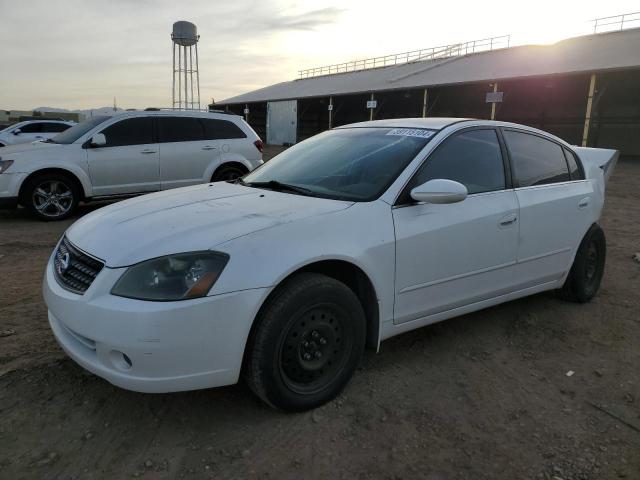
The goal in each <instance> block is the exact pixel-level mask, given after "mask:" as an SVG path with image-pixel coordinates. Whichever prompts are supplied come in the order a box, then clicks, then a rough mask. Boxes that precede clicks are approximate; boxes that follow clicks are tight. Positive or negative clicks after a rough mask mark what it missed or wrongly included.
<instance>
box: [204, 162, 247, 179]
mask: <svg viewBox="0 0 640 480" xmlns="http://www.w3.org/2000/svg"><path fill="white" fill-rule="evenodd" d="M246 173H247V171H246V170H245V169H243V168H242V167H239V166H236V165H221V166H220V167H218V169H217V170H216V171H215V172H214V174H213V177H212V178H211V181H212V182H228V181H231V180H235V179H237V178H240V177H242V176H244V175H245V174H246Z"/></svg>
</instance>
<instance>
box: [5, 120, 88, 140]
mask: <svg viewBox="0 0 640 480" xmlns="http://www.w3.org/2000/svg"><path fill="white" fill-rule="evenodd" d="M75 124H76V123H75V122H64V121H62V120H26V121H24V122H19V123H14V124H13V125H11V126H9V127H7V128H5V129H4V130H0V147H5V146H7V145H16V144H18V143H29V142H35V141H37V140H47V139H48V138H52V137H55V136H56V135H58V134H59V133H60V132H64V131H65V130H67V129H68V128H70V127H73V126H74V125H75Z"/></svg>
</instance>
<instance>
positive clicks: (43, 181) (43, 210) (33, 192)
mask: <svg viewBox="0 0 640 480" xmlns="http://www.w3.org/2000/svg"><path fill="white" fill-rule="evenodd" d="M79 200H80V192H79V189H78V187H77V185H76V182H74V181H73V179H72V178H70V177H68V176H66V175H63V174H58V173H45V174H42V175H38V176H36V177H34V178H32V179H30V180H29V182H28V184H27V185H26V186H25V189H24V194H23V196H22V199H21V201H22V204H23V205H24V206H25V207H27V208H28V209H29V210H30V211H31V212H32V213H33V214H34V215H36V216H37V217H38V218H40V219H41V220H63V219H65V218H67V217H69V215H71V214H72V213H73V211H74V210H75V209H76V207H77V205H78V201H79Z"/></svg>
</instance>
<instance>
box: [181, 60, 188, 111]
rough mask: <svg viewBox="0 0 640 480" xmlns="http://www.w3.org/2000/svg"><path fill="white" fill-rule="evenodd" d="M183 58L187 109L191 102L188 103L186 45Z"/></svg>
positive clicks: (185, 104) (185, 106) (185, 105)
mask: <svg viewBox="0 0 640 480" xmlns="http://www.w3.org/2000/svg"><path fill="white" fill-rule="evenodd" d="M182 59H183V62H182V63H183V66H184V109H185V110H187V109H188V108H189V104H188V103H187V102H188V101H189V95H188V90H187V68H188V64H187V47H184V56H183V57H182Z"/></svg>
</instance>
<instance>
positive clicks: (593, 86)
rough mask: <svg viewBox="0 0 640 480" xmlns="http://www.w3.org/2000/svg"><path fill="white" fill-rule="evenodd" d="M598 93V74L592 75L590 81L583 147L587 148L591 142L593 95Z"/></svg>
mask: <svg viewBox="0 0 640 480" xmlns="http://www.w3.org/2000/svg"><path fill="white" fill-rule="evenodd" d="M595 91H596V74H595V73H592V74H591V80H590V81H589V96H588V97H587V112H586V113H585V117H584V130H583V131H582V146H583V147H586V146H587V142H588V140H589V129H590V127H591V109H592V108H593V95H594V94H595Z"/></svg>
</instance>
